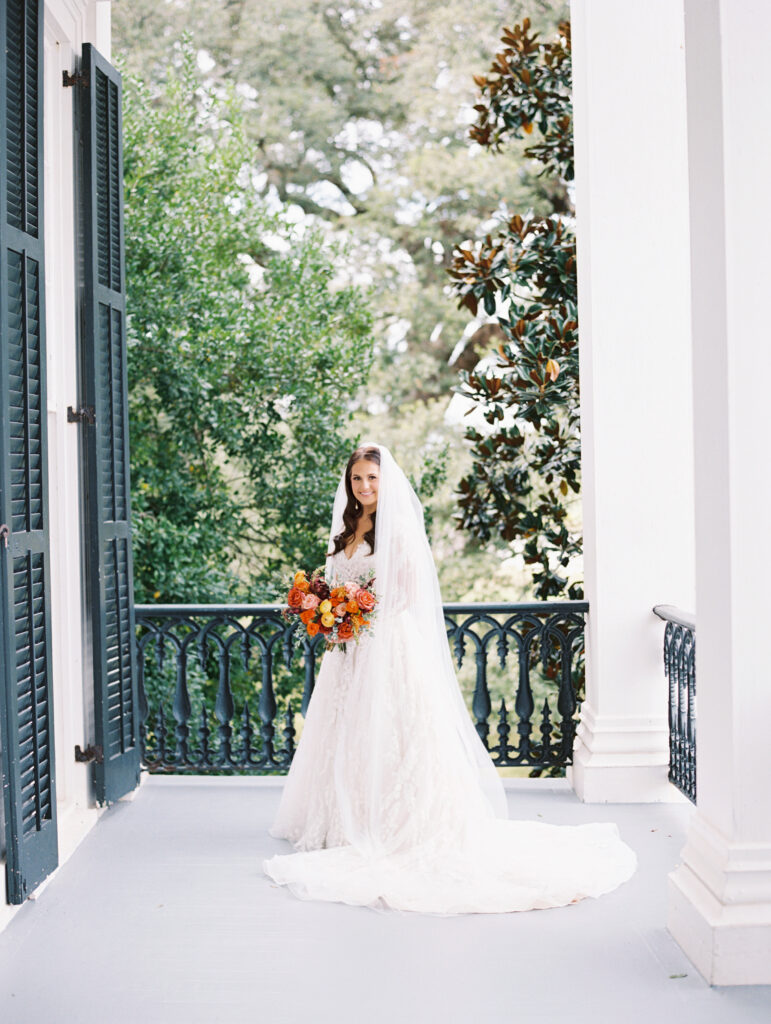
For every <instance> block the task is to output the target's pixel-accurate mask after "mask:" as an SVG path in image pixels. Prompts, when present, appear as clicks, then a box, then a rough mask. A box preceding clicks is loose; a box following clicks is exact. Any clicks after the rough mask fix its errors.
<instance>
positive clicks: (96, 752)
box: [75, 743, 104, 764]
mask: <svg viewBox="0 0 771 1024" xmlns="http://www.w3.org/2000/svg"><path fill="white" fill-rule="evenodd" d="M75 760H76V761H77V762H78V763H79V764H88V763H89V762H90V761H94V762H95V763H96V764H104V751H103V750H102V748H101V747H99V746H94V744H93V743H90V744H89V745H88V746H87V747H86V749H85V750H81V749H80V744H78V745H77V746H76V747H75Z"/></svg>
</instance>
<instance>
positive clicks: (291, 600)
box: [287, 587, 303, 608]
mask: <svg viewBox="0 0 771 1024" xmlns="http://www.w3.org/2000/svg"><path fill="white" fill-rule="evenodd" d="M287 603H288V604H289V607H290V608H299V607H300V606H301V605H302V603H303V592H302V590H299V589H298V588H297V587H292V589H291V590H290V591H289V595H288V597H287Z"/></svg>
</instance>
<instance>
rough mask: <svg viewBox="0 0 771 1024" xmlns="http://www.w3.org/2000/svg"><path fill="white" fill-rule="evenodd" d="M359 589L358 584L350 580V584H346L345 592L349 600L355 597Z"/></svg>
mask: <svg viewBox="0 0 771 1024" xmlns="http://www.w3.org/2000/svg"><path fill="white" fill-rule="evenodd" d="M358 589H359V586H358V584H357V583H354V582H353V580H348V582H347V583H346V584H345V592H346V594H347V595H348V597H349V598H351V597H354V595H355V594H356V591H357V590H358Z"/></svg>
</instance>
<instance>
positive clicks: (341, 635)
mask: <svg viewBox="0 0 771 1024" xmlns="http://www.w3.org/2000/svg"><path fill="white" fill-rule="evenodd" d="M337 639H338V640H352V639H353V626H352V625H351V624H350V622H341V623H340V625H339V626H338V627H337Z"/></svg>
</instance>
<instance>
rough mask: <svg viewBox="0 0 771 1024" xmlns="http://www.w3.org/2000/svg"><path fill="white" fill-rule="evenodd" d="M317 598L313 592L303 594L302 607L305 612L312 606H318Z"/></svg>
mask: <svg viewBox="0 0 771 1024" xmlns="http://www.w3.org/2000/svg"><path fill="white" fill-rule="evenodd" d="M318 606H319V599H318V598H317V597H316V595H315V594H303V609H304V610H305V611H306V612H307V611H310V610H311V609H312V608H318Z"/></svg>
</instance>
